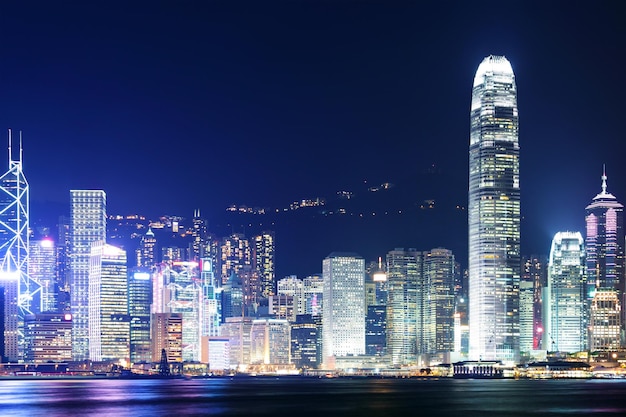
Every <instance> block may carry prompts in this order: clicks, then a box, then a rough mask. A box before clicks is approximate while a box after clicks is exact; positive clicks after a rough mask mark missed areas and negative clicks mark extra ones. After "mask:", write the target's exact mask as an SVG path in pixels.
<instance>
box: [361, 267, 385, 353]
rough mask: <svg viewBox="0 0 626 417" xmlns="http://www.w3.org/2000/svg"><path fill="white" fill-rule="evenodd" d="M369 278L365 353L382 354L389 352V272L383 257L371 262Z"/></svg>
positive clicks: (366, 302) (366, 287)
mask: <svg viewBox="0 0 626 417" xmlns="http://www.w3.org/2000/svg"><path fill="white" fill-rule="evenodd" d="M367 278H368V279H367V281H366V283H365V289H366V290H365V291H366V296H365V306H366V309H367V311H366V316H365V354H367V355H376V356H382V355H384V354H385V353H386V352H387V273H386V271H385V268H384V267H383V265H382V258H379V259H378V263H376V262H373V263H372V264H370V267H369V268H368V274H367Z"/></svg>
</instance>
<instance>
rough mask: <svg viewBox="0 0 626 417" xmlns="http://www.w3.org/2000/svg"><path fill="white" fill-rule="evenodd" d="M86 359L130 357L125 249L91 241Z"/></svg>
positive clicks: (103, 359) (105, 359)
mask: <svg viewBox="0 0 626 417" xmlns="http://www.w3.org/2000/svg"><path fill="white" fill-rule="evenodd" d="M88 298H89V300H88V306H89V320H88V322H87V323H88V326H89V328H88V334H89V359H90V360H92V361H125V362H127V363H128V362H129V361H130V319H129V316H128V275H127V267H126V251H124V250H123V249H120V248H118V247H115V246H112V245H108V244H105V243H104V242H94V243H92V244H91V257H90V262H89V295H88Z"/></svg>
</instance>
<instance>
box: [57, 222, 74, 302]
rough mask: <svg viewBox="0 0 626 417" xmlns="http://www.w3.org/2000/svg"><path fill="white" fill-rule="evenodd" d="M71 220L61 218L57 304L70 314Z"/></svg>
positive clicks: (58, 248) (58, 247)
mask: <svg viewBox="0 0 626 417" xmlns="http://www.w3.org/2000/svg"><path fill="white" fill-rule="evenodd" d="M70 226H71V220H70V218H69V217H68V216H59V223H58V238H57V256H56V258H57V265H56V268H55V270H56V283H57V289H58V293H57V303H58V309H59V311H60V312H67V313H69V312H70V242H71V234H70Z"/></svg>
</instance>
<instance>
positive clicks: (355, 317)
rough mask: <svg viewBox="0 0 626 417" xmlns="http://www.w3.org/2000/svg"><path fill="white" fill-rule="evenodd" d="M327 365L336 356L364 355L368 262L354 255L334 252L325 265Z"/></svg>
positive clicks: (330, 363) (329, 365)
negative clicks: (366, 266) (366, 263)
mask: <svg viewBox="0 0 626 417" xmlns="http://www.w3.org/2000/svg"><path fill="white" fill-rule="evenodd" d="M322 275H323V277H324V306H323V313H322V323H323V330H322V337H323V347H324V363H325V366H326V367H329V368H332V367H334V358H335V357H337V356H347V355H363V354H364V353H365V260H364V259H363V258H362V257H361V256H359V255H357V254H354V253H338V252H333V253H331V254H330V255H328V256H327V257H326V258H325V259H324V260H323V262H322Z"/></svg>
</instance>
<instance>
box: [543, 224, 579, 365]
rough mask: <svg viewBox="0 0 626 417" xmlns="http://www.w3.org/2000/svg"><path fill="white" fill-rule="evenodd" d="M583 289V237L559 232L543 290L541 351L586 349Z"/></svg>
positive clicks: (554, 241)
mask: <svg viewBox="0 0 626 417" xmlns="http://www.w3.org/2000/svg"><path fill="white" fill-rule="evenodd" d="M585 287H586V277H585V247H584V243H583V237H582V235H581V234H580V232H559V233H557V234H556V235H554V238H553V239H552V246H551V249H550V260H549V262H548V285H547V286H546V287H545V289H544V297H545V302H544V306H545V327H544V339H543V347H544V349H546V350H548V351H553V352H569V353H574V352H580V351H583V350H586V349H587V322H586V319H585V310H586V297H585Z"/></svg>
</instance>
